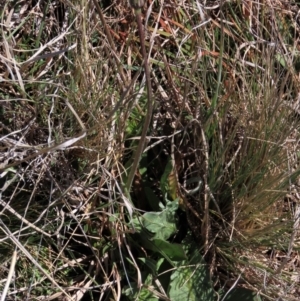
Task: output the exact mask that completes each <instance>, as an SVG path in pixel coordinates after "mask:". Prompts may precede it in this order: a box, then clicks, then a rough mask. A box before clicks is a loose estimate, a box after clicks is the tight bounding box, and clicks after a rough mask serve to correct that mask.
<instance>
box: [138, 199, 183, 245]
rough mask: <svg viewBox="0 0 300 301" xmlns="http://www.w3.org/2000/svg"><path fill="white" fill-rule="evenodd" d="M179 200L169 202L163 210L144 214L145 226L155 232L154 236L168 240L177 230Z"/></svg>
mask: <svg viewBox="0 0 300 301" xmlns="http://www.w3.org/2000/svg"><path fill="white" fill-rule="evenodd" d="M177 209H178V202H168V203H167V205H166V208H165V209H164V210H163V211H161V212H146V213H145V214H144V215H143V226H144V227H145V228H146V229H147V230H148V231H150V232H151V233H154V234H155V235H154V238H157V239H162V240H167V239H168V238H170V236H171V235H172V234H174V233H175V232H176V230H177V229H176V219H175V212H176V210H177Z"/></svg>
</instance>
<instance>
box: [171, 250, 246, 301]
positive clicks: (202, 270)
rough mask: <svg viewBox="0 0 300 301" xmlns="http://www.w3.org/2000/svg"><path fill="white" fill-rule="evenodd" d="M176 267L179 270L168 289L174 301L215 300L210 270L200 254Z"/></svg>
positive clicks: (173, 275) (172, 277)
mask: <svg viewBox="0 0 300 301" xmlns="http://www.w3.org/2000/svg"><path fill="white" fill-rule="evenodd" d="M176 265H177V267H178V268H177V270H175V271H174V272H173V273H172V275H171V279H170V285H169V289H168V293H169V294H168V296H169V298H170V299H171V300H172V301H182V300H189V301H213V300H215V296H214V289H213V286H212V284H211V282H210V279H209V272H208V269H207V267H206V265H205V262H204V260H203V259H202V257H201V255H200V254H199V253H198V252H196V254H195V255H194V256H192V260H190V261H188V260H184V261H182V262H178V263H177V264H176ZM243 300H244V299H243Z"/></svg>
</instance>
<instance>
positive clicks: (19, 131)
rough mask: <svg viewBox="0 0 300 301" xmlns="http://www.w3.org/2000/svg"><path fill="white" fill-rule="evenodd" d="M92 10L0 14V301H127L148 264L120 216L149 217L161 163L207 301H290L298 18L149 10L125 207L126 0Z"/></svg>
mask: <svg viewBox="0 0 300 301" xmlns="http://www.w3.org/2000/svg"><path fill="white" fill-rule="evenodd" d="M96 3H97V1H71V2H70V1H65V0H62V1H48V2H47V1H26V2H22V1H15V2H14V3H13V2H8V3H6V4H3V5H2V4H0V8H1V10H0V12H2V13H1V22H0V23H1V24H0V26H1V30H0V32H1V36H2V42H1V43H0V62H1V64H0V80H1V82H0V134H1V136H0V159H1V161H0V176H1V178H0V183H1V185H0V186H1V191H0V200H1V210H2V211H1V212H0V218H1V219H0V221H1V225H0V227H1V236H0V241H1V245H0V247H1V254H0V259H1V261H0V262H1V265H0V287H1V290H3V289H4V286H5V283H9V282H10V281H11V286H10V287H9V290H8V291H7V296H6V299H5V300H25V299H26V300H72V299H71V298H72V297H73V298H75V297H76V298H77V299H76V300H93V298H94V300H102V299H105V298H111V299H113V300H120V299H121V298H122V300H123V298H124V300H125V299H126V298H127V299H128V300H132V299H133V297H132V296H131V297H130V295H129V296H128V295H127V293H125V289H126V288H127V286H130V285H133V283H134V284H135V285H136V287H138V288H139V289H141V288H142V287H145V283H144V281H145V279H144V274H143V272H145V269H144V265H142V264H140V261H139V260H138V259H137V257H138V256H139V258H140V257H143V258H144V259H146V258H147V259H149V260H150V259H152V258H151V254H152V253H150V251H149V250H147V248H146V247H145V246H144V245H142V244H143V242H142V241H140V244H141V246H136V245H135V244H134V242H133V241H134V238H132V237H131V233H130V232H133V230H134V229H132V224H131V223H130V221H131V216H130V214H128V213H131V211H132V210H133V213H134V214H133V215H134V216H136V215H137V214H138V212H140V211H143V210H146V211H149V210H152V211H153V210H154V208H155V210H159V206H158V204H156V203H155V201H153V200H154V196H155V198H156V199H159V200H160V201H162V199H163V196H162V192H161V190H160V179H161V178H162V174H163V173H164V170H165V167H166V164H167V160H168V158H169V157H172V158H173V165H174V166H173V167H174V171H176V172H175V173H174V179H175V184H174V185H176V189H175V190H176V191H175V196H176V195H177V196H180V198H181V199H182V200H183V203H184V207H185V211H186V216H187V220H188V224H189V229H190V231H191V232H192V233H193V235H194V236H193V237H194V240H195V241H196V242H197V243H198V246H199V249H200V251H201V254H203V256H204V258H205V260H206V262H207V263H208V266H209V268H210V274H211V277H212V280H213V282H214V288H215V290H216V292H219V293H220V292H221V291H228V289H230V288H233V287H236V286H242V287H247V288H251V289H252V290H254V291H256V292H259V294H260V296H261V297H262V298H264V299H265V300H279V299H278V298H279V297H280V298H281V299H284V300H298V298H299V293H300V290H299V284H298V282H299V262H298V256H299V254H298V248H299V246H298V241H299V235H298V226H299V225H298V223H299V219H298V215H299V195H298V190H299V179H298V176H299V168H298V157H299V146H298V141H299V134H298V131H299V111H298V106H299V101H300V98H299V95H300V94H299V46H298V44H299V26H298V24H299V17H298V14H297V12H298V10H299V7H298V5H297V4H296V3H291V2H290V1H282V0H277V1H276V0H271V1H265V2H262V3H256V2H253V1H220V2H219V1H208V3H206V4H205V5H204V4H201V3H200V1H169V0H164V1H163V0H161V1H147V5H145V7H144V10H143V22H144V24H145V29H146V41H145V42H146V47H147V51H148V53H149V64H150V66H151V79H152V89H153V91H152V92H153V95H154V96H153V98H154V107H155V112H154V114H153V118H152V124H151V127H150V128H149V132H148V140H149V143H148V147H147V149H146V151H145V152H144V155H143V157H142V160H141V163H140V166H139V170H138V172H137V174H136V178H135V180H134V183H133V187H132V193H131V199H128V198H127V195H126V193H125V192H124V191H123V188H124V187H123V183H124V182H126V177H127V175H128V172H129V170H130V167H131V165H132V161H133V158H134V154H135V149H136V146H137V140H138V139H139V136H140V135H141V129H142V125H143V121H144V119H145V114H146V108H147V97H146V88H145V84H144V72H143V69H142V63H143V58H142V56H141V54H140V50H139V45H140V43H139V38H138V35H137V26H136V24H135V21H134V20H135V19H134V15H133V12H132V10H131V8H130V7H129V5H128V3H127V1H115V2H113V3H112V2H111V1H103V2H102V6H101V7H100V6H99V4H98V5H97V4H96ZM149 190H150V191H151V194H150V192H149ZM151 200H152V201H151ZM134 208H135V209H134ZM133 237H135V236H133ZM144 248H145V249H146V250H145V249H144ZM147 252H148V253H147ZM141 254H144V255H141ZM11 258H13V259H16V265H15V267H14V265H13V264H12V263H11ZM10 267H11V271H12V274H9V269H10ZM237 279H239V281H236V280H237ZM155 283H156V284H157V282H155ZM143 285H144V286H143ZM147 285H148V283H147ZM164 289H165V290H166V288H164ZM164 289H161V288H160V286H159V285H157V286H155V285H154V284H153V286H151V285H149V291H151V292H152V293H153V294H154V295H155V296H159V297H160V298H161V299H163V300H169V299H168V296H167V294H168V293H167V292H165V291H164ZM125 295H126V297H125ZM2 296H4V293H3V294H2ZM46 297H47V298H48V299H46ZM2 298H3V297H2ZM84 298H85V299H84Z"/></svg>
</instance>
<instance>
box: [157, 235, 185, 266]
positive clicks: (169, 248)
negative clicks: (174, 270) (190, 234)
mask: <svg viewBox="0 0 300 301" xmlns="http://www.w3.org/2000/svg"><path fill="white" fill-rule="evenodd" d="M152 242H153V244H154V246H155V247H156V248H157V249H156V251H158V250H159V251H160V253H162V254H164V255H166V256H168V257H169V258H170V259H171V260H173V261H179V260H184V259H186V254H185V252H184V250H183V248H182V246H181V245H180V244H172V243H170V242H168V241H165V240H162V239H158V238H156V239H153V240H152Z"/></svg>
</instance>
